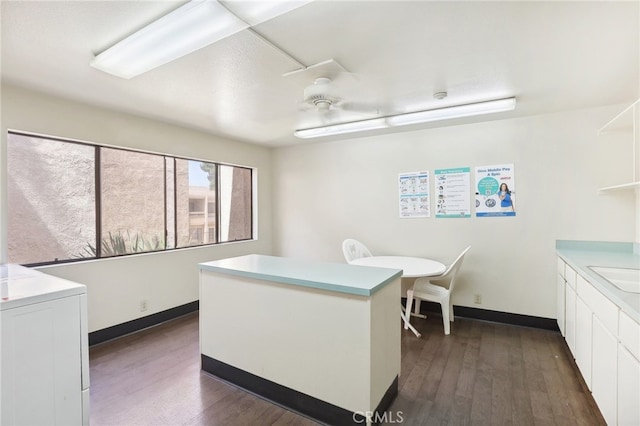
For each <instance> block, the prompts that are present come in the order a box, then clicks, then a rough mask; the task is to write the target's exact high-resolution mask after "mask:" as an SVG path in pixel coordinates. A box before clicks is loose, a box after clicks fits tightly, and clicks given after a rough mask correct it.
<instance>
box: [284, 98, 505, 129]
mask: <svg viewBox="0 0 640 426" xmlns="http://www.w3.org/2000/svg"><path fill="white" fill-rule="evenodd" d="M515 107H516V98H514V97H511V98H505V99H497V100H493V101H485V102H476V103H472V104H465V105H457V106H451V107H445V108H438V109H430V110H426V111H417V112H408V113H406V114H398V115H390V116H387V117H380V118H374V119H371V120H363V121H355V122H352V123H344V124H332V125H330V126H326V127H316V128H313V129H304V130H296V131H295V132H294V135H295V136H297V137H299V138H304V139H307V138H317V137H321V136H329V135H339V134H343V133H352V132H359V131H364V130H373V129H383V128H385V127H395V126H405V125H408V124H418V123H428V122H431V121H440V120H448V119H452V118H462V117H471V116H474V115H482V114H492V113H496V112H503V111H511V110H513V109H514V108H515Z"/></svg>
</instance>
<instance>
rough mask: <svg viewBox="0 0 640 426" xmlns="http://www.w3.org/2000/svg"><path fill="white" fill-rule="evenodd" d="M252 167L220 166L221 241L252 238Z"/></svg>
mask: <svg viewBox="0 0 640 426" xmlns="http://www.w3.org/2000/svg"><path fill="white" fill-rule="evenodd" d="M250 188H251V169H247V168H243V167H232V166H222V165H221V166H220V241H238V240H246V239H249V238H251V223H252V215H251V213H252V207H251V205H252V194H251V192H249V193H248V194H247V193H246V191H247V190H250Z"/></svg>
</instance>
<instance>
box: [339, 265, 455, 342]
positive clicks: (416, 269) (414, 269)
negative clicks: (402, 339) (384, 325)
mask: <svg viewBox="0 0 640 426" xmlns="http://www.w3.org/2000/svg"><path fill="white" fill-rule="evenodd" d="M349 263H350V264H351V265H360V266H374V267H377V268H391V269H402V278H420V277H432V276H435V275H440V274H442V273H443V272H444V271H445V270H446V269H447V267H446V266H445V265H444V264H443V263H440V262H437V261H435V260H431V259H425V258H422V257H410V256H369V257H361V258H359V259H353V260H352V261H351V262H349ZM401 306H402V305H401ZM415 306H416V311H419V309H420V308H419V306H420V305H418V301H416V305H415ZM411 315H415V316H419V317H423V318H424V315H420V314H418V313H417V312H416V314H413V313H411ZM400 316H401V317H402V320H403V321H404V324H405V330H406V329H407V328H410V329H411V331H413V333H414V334H415V335H416V336H417V337H420V333H419V332H418V330H416V329H415V327H414V326H413V325H411V323H410V322H409V317H408V315H407V313H406V312H405V310H404V306H402V309H401V310H400Z"/></svg>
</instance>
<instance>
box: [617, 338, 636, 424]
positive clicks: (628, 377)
mask: <svg viewBox="0 0 640 426" xmlns="http://www.w3.org/2000/svg"><path fill="white" fill-rule="evenodd" d="M638 401H640V362H639V361H638V360H637V359H635V357H634V356H633V355H632V354H631V353H630V352H629V351H628V350H627V349H626V348H625V347H624V346H622V345H620V346H618V424H620V425H640V404H638Z"/></svg>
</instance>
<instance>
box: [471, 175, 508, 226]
mask: <svg viewBox="0 0 640 426" xmlns="http://www.w3.org/2000/svg"><path fill="white" fill-rule="evenodd" d="M514 176H515V174H514V168H513V164H501V165H497V166H482V167H476V216H477V217H488V216H515V215H516V182H515V177H514Z"/></svg>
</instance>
